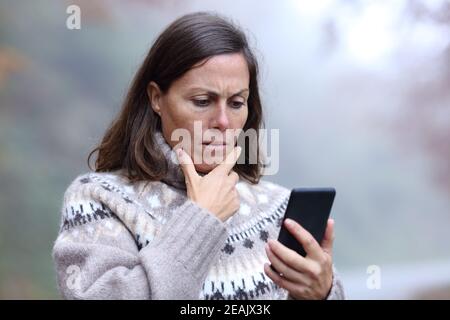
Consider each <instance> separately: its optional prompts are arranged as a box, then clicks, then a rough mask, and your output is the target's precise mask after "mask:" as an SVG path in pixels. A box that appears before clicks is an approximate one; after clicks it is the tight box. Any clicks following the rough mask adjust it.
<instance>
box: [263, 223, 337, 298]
mask: <svg viewBox="0 0 450 320" xmlns="http://www.w3.org/2000/svg"><path fill="white" fill-rule="evenodd" d="M284 224H285V226H286V228H287V229H288V231H289V232H290V233H291V234H292V235H293V236H294V237H295V238H296V239H297V240H298V241H299V242H300V243H301V245H302V246H303V248H304V250H305V252H306V257H303V256H301V255H299V254H298V253H297V252H295V251H294V250H291V249H289V248H288V247H286V246H284V245H283V244H281V243H280V242H279V241H277V240H273V239H271V240H269V241H268V244H266V253H267V256H268V258H269V260H270V262H271V263H272V266H273V267H274V268H275V269H276V270H277V271H278V272H280V273H281V275H280V274H278V273H276V272H275V271H274V270H272V269H271V268H270V266H269V264H265V265H264V272H265V273H266V275H267V276H268V277H269V278H270V279H272V281H273V282H275V283H276V284H277V285H278V286H280V287H282V288H284V289H286V290H287V291H289V294H290V296H291V297H292V298H294V299H326V298H327V296H328V293H329V292H330V290H331V285H332V283H333V259H332V249H333V241H334V220H333V219H329V220H328V224H327V228H326V231H325V236H324V238H323V241H322V243H321V245H319V244H318V243H317V241H316V239H314V237H313V236H312V235H311V234H310V233H309V232H308V231H307V230H306V229H304V228H303V227H302V226H300V225H299V224H298V223H297V222H295V221H293V220H291V219H286V220H285V221H284Z"/></svg>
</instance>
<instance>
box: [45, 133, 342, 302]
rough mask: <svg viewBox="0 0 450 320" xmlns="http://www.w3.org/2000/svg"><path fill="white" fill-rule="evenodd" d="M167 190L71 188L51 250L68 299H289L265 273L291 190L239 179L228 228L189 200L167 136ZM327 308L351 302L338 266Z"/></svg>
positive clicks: (78, 181) (93, 176)
mask: <svg viewBox="0 0 450 320" xmlns="http://www.w3.org/2000/svg"><path fill="white" fill-rule="evenodd" d="M156 140H157V142H158V144H159V145H160V147H161V149H162V151H163V152H164V154H165V156H166V158H167V163H168V168H169V170H168V175H167V177H166V178H165V179H164V180H163V181H140V182H135V183H130V182H129V181H128V179H127V178H126V176H125V175H124V174H122V172H121V171H120V170H119V171H116V172H109V173H94V172H91V173H86V174H82V175H80V176H78V177H77V178H75V179H74V181H73V182H72V183H71V184H70V186H69V187H68V188H67V190H66V192H65V195H64V200H63V205H62V218H61V226H60V232H59V235H58V237H57V239H56V241H55V244H54V248H53V259H54V262H55V267H56V272H57V282H58V287H59V290H60V292H61V294H62V296H63V297H64V298H67V299H289V298H290V296H289V295H288V292H287V291H286V290H285V289H283V288H280V287H278V286H277V285H276V284H275V283H273V282H272V280H271V279H270V278H269V277H267V276H266V275H265V273H264V270H263V266H264V263H266V262H268V258H267V256H266V253H265V250H264V245H265V244H266V242H267V240H268V239H269V238H273V239H276V238H277V237H278V233H279V230H280V227H281V221H282V217H283V214H284V211H285V209H286V205H287V200H288V197H289V190H287V189H286V188H283V187H281V186H279V185H276V184H274V183H270V182H266V181H260V182H259V183H258V184H256V185H253V184H250V183H248V182H246V181H244V180H242V179H241V180H240V181H239V182H238V184H237V186H236V188H237V189H238V192H239V195H240V200H241V205H240V209H239V210H238V211H237V212H236V213H235V214H234V215H233V216H232V217H231V218H229V219H228V220H227V221H225V222H222V221H221V220H219V219H218V218H216V217H215V216H214V215H213V214H212V213H210V212H208V211H207V210H205V209H203V208H201V207H199V206H197V205H196V204H195V203H194V202H192V201H191V200H190V199H188V198H187V196H186V190H185V184H184V176H183V174H182V171H181V168H180V167H179V165H178V162H177V160H176V156H175V154H174V152H173V151H172V149H171V148H170V146H169V145H168V144H167V143H166V142H165V140H164V138H163V137H162V135H160V134H158V135H157V136H156ZM333 271H334V274H333V284H332V288H331V291H330V293H329V296H328V297H327V299H344V298H345V297H344V291H343V287H342V283H341V280H340V279H339V276H338V274H337V272H336V269H335V268H334V267H333Z"/></svg>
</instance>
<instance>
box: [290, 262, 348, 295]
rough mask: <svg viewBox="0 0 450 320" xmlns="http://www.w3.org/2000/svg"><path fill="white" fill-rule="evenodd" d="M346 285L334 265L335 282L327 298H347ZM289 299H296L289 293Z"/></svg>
mask: <svg viewBox="0 0 450 320" xmlns="http://www.w3.org/2000/svg"><path fill="white" fill-rule="evenodd" d="M345 299H346V298H345V292H344V286H343V284H342V280H341V278H340V276H339V273H338V272H337V270H336V267H335V266H334V265H333V282H332V284H331V288H330V292H328V295H327V297H326V299H325V300H345ZM287 300H296V299H295V298H294V297H292V296H291V295H290V294H289V293H288V295H287Z"/></svg>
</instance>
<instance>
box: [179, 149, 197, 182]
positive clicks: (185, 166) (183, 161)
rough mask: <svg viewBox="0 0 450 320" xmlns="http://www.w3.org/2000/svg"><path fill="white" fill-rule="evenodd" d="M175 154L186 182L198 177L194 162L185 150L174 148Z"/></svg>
mask: <svg viewBox="0 0 450 320" xmlns="http://www.w3.org/2000/svg"><path fill="white" fill-rule="evenodd" d="M176 154H177V158H178V162H179V163H180V166H181V170H182V171H183V174H184V177H185V179H186V182H192V180H193V179H195V178H196V177H199V175H198V173H197V171H196V170H195V166H194V163H193V162H192V159H191V157H190V156H189V155H188V154H187V153H186V151H184V150H183V148H178V149H177V150H176Z"/></svg>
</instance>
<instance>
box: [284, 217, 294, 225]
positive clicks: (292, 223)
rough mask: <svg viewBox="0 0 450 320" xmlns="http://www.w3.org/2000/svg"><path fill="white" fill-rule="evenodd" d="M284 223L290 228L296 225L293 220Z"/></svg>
mask: <svg viewBox="0 0 450 320" xmlns="http://www.w3.org/2000/svg"><path fill="white" fill-rule="evenodd" d="M284 222H285V223H286V224H287V225H288V226H293V225H294V221H292V220H291V219H289V218H287V219H286V220H284Z"/></svg>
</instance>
